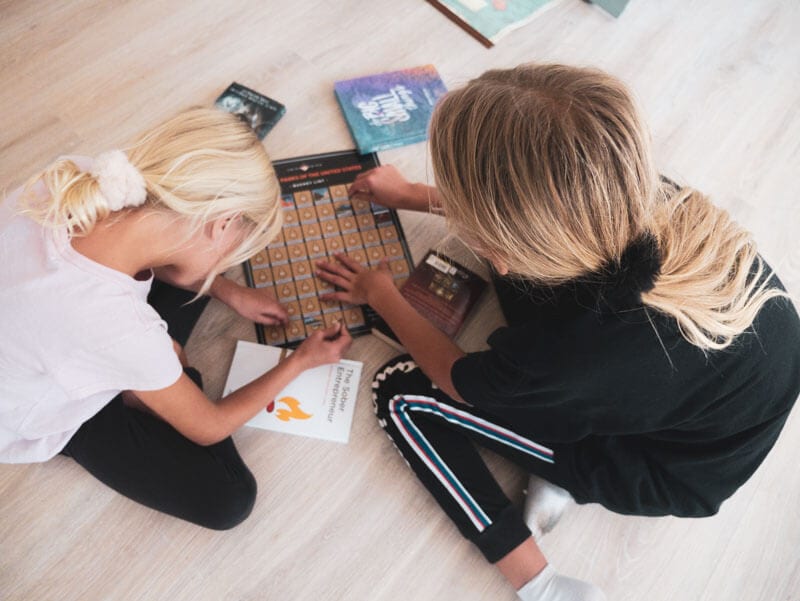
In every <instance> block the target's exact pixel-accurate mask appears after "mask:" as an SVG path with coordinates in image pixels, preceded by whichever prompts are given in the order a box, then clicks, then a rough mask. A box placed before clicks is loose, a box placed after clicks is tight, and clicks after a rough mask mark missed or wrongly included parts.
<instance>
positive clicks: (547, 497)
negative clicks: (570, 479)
mask: <svg viewBox="0 0 800 601" xmlns="http://www.w3.org/2000/svg"><path fill="white" fill-rule="evenodd" d="M571 502H572V495H570V494H569V493H568V492H567V491H566V490H564V489H563V488H561V487H560V486H556V485H555V484H552V483H551V482H548V481H547V480H544V479H542V478H539V477H538V476H531V477H530V479H529V480H528V494H527V495H526V497H525V509H524V512H523V515H524V516H525V522H526V523H527V524H528V528H530V529H531V532H533V537H534V538H535V539H536V540H537V541H538V540H540V539H541V537H542V535H543V534H547V533H548V532H550V531H551V530H552V529H553V527H554V526H555V525H556V524H557V523H558V520H560V519H561V516H562V515H563V513H564V510H565V509H566V508H567V506H569V504H570V503H571Z"/></svg>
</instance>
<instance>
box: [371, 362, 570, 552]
mask: <svg viewBox="0 0 800 601" xmlns="http://www.w3.org/2000/svg"><path fill="white" fill-rule="evenodd" d="M372 386H373V401H374V403H375V412H376V414H377V416H378V420H379V421H380V424H381V427H383V429H384V430H385V431H386V433H387V434H388V435H389V438H391V440H392V441H393V442H394V444H395V446H396V447H397V449H398V450H399V451H400V454H401V455H402V456H403V457H404V458H405V459H406V461H407V462H408V464H409V466H410V467H411V469H412V470H414V473H415V474H416V475H417V478H419V480H420V482H422V484H423V485H424V486H425V487H426V488H427V489H428V491H429V492H430V493H431V494H432V495H433V496H434V498H435V499H436V501H437V502H438V503H439V505H440V506H441V507H442V509H444V511H445V512H446V513H447V515H448V516H449V517H450V519H451V520H453V522H454V523H455V525H456V526H457V527H458V529H459V530H460V531H461V533H462V534H463V535H464V536H465V537H466V538H468V539H469V540H471V541H472V542H473V543H475V545H477V547H478V548H479V549H480V551H481V552H482V553H483V554H484V556H485V557H486V559H487V560H489V561H490V562H492V563H494V562H496V561H498V560H499V559H502V558H503V557H505V556H506V555H507V554H508V553H510V552H511V551H512V550H514V549H515V548H516V547H517V546H518V545H519V544H520V543H522V542H523V541H524V540H525V539H527V538H528V537H529V536H531V531H530V529H529V528H528V526H527V525H526V524H525V521H524V520H523V518H522V515H521V513H520V511H519V510H518V509H517V508H516V507H514V505H513V504H512V503H511V501H510V500H509V499H508V497H507V496H506V495H505V493H504V492H503V490H502V489H501V488H500V486H499V485H498V484H497V481H496V480H495V478H494V476H492V474H491V472H490V471H489V469H488V468H487V467H486V464H485V463H484V461H483V459H482V458H481V456H480V454H479V453H478V450H477V449H476V447H475V444H479V445H480V446H483V447H485V448H487V449H490V450H492V451H495V452H496V453H498V454H500V455H502V456H503V457H506V458H507V459H510V460H511V461H513V462H514V463H516V464H518V465H520V466H521V467H523V468H524V469H526V470H527V471H528V472H530V473H535V474H538V475H540V476H542V477H543V478H545V479H547V480H550V481H551V482H554V483H556V484H558V483H559V481H561V480H562V474H561V473H560V465H556V463H555V462H554V460H553V457H554V451H553V449H552V448H548V447H545V446H543V445H541V444H537V443H536V442H534V441H531V440H529V439H527V438H525V437H524V436H522V435H520V434H517V433H516V432H514V431H513V428H512V427H511V426H509V425H507V424H500V423H498V421H497V419H496V418H493V417H491V416H489V415H488V414H485V413H483V412H481V411H479V410H478V409H475V408H474V407H470V406H468V405H465V404H464V403H458V402H456V401H453V400H452V399H451V398H450V397H448V396H447V395H446V394H444V393H443V392H442V391H441V390H439V389H438V388H434V387H433V386H432V384H431V382H430V380H428V378H427V377H426V376H425V374H423V373H422V370H420V369H419V367H417V366H416V364H415V363H414V362H413V360H412V359H411V357H410V356H409V355H405V356H403V357H398V358H396V359H393V360H392V361H390V362H389V363H387V364H386V365H385V366H384V367H383V368H381V369H380V370H379V371H378V373H377V374H376V376H375V381H374V382H373V385H372ZM559 451H560V449H559Z"/></svg>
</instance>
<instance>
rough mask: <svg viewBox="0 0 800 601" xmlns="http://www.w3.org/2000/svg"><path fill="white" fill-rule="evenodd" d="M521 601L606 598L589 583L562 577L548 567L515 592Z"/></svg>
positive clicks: (585, 600) (569, 600) (602, 600)
mask: <svg viewBox="0 0 800 601" xmlns="http://www.w3.org/2000/svg"><path fill="white" fill-rule="evenodd" d="M517 595H519V598H520V599H522V601H606V596H605V594H604V593H603V591H601V590H600V589H599V588H597V587H596V586H595V585H593V584H592V583H590V582H583V581H582V580H575V579H574V578H569V577H567V576H562V575H561V574H559V573H558V572H556V571H555V570H554V569H553V568H552V567H551V566H550V565H547V566H545V568H544V570H542V571H541V572H539V574H537V575H536V578H534V579H533V580H531V581H530V582H529V583H528V584H526V585H525V586H523V587H522V588H521V589H519V590H518V591H517Z"/></svg>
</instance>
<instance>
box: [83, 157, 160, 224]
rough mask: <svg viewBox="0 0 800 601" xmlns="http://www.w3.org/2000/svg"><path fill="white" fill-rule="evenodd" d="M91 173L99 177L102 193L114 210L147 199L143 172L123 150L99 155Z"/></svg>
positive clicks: (136, 205)
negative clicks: (140, 171)
mask: <svg viewBox="0 0 800 601" xmlns="http://www.w3.org/2000/svg"><path fill="white" fill-rule="evenodd" d="M91 174H92V175H93V176H94V177H95V179H97V183H98V184H99V185H100V193H101V194H102V195H103V197H104V198H105V199H106V202H107V203H108V208H109V209H111V210H112V211H119V210H121V209H124V208H126V207H138V206H141V205H142V204H144V201H145V200H146V199H147V189H146V187H145V181H144V178H143V177H142V174H141V173H139V170H138V169H137V168H136V167H134V166H133V165H132V164H131V162H130V161H129V160H128V157H127V155H126V154H125V153H124V152H122V151H121V150H112V151H110V152H104V153H103V154H101V155H99V156H98V157H97V158H96V159H95V161H94V165H93V166H92V171H91Z"/></svg>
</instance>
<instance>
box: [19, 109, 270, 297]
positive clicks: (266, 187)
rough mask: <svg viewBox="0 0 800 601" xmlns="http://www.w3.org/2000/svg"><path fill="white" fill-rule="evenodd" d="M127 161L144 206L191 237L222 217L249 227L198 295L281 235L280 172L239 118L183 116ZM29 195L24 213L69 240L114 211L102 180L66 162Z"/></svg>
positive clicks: (40, 177)
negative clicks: (184, 226) (42, 193)
mask: <svg viewBox="0 0 800 601" xmlns="http://www.w3.org/2000/svg"><path fill="white" fill-rule="evenodd" d="M127 155H128V160H129V161H130V163H131V164H132V165H134V166H135V167H136V169H137V170H138V171H139V172H140V173H141V175H142V177H143V178H144V181H145V186H146V190H147V200H146V201H145V205H144V206H145V207H148V208H153V209H161V210H165V209H166V210H169V211H172V212H173V213H175V215H176V217H177V218H182V219H187V220H189V223H190V224H191V227H190V235H191V233H193V232H197V231H198V230H199V229H200V228H202V227H203V226H204V225H205V224H206V223H208V222H210V221H214V220H216V219H225V218H228V217H238V218H240V219H242V220H243V221H244V223H245V224H246V226H247V227H246V228H245V231H246V234H245V235H244V236H243V237H242V239H241V241H240V242H239V244H238V245H237V246H236V247H235V248H234V249H233V250H232V251H231V252H230V253H229V254H228V255H227V256H225V257H223V258H222V259H221V260H220V261H219V263H218V264H217V265H216V266H215V267H214V268H213V270H212V272H211V273H209V274H208V276H207V278H206V280H205V281H204V283H203V285H202V287H201V290H200V293H203V292H205V291H207V290H208V288H209V286H210V285H211V282H212V281H213V279H214V277H215V275H216V274H217V273H219V272H221V271H224V270H225V269H227V268H229V267H232V266H234V265H237V264H239V263H241V262H242V261H244V260H245V259H247V258H249V257H250V256H252V255H253V254H255V253H256V252H258V250H260V249H262V248H263V247H264V246H266V245H267V244H268V243H269V242H270V241H271V240H273V239H274V238H275V237H276V236H277V235H278V232H279V231H280V228H281V226H282V215H281V210H280V187H279V185H278V181H277V178H276V176H275V172H274V170H273V168H272V164H271V162H270V160H269V157H268V156H267V153H266V151H265V150H264V147H263V145H262V144H261V143H260V141H259V140H258V138H257V137H256V136H255V134H253V132H252V131H251V130H250V129H249V128H248V127H247V126H246V125H245V124H243V123H242V122H241V121H240V120H239V119H238V118H236V117H235V116H233V115H230V114H228V113H225V112H223V111H220V110H216V109H206V108H192V109H189V110H186V111H183V112H181V113H179V114H178V115H176V116H175V117H172V118H171V119H168V120H166V121H164V122H163V123H161V124H159V125H157V126H156V127H154V128H153V129H151V130H150V131H148V132H147V133H145V134H143V135H142V136H141V137H140V138H139V139H138V140H137V141H136V142H134V143H133V145H132V146H131V147H130V148H128V149H127ZM39 181H41V182H43V183H44V185H45V187H46V188H47V191H48V195H47V198H46V199H45V200H43V199H42V198H41V197H39V196H37V195H35V194H33V193H32V189H33V186H34V185H35V184H36V183H37V182H39ZM26 190H27V193H26V194H25V195H24V197H23V212H24V213H25V214H27V215H29V216H31V217H32V218H33V219H35V220H36V221H37V222H39V223H41V224H42V225H45V226H48V227H53V228H58V229H62V228H63V229H66V231H67V232H68V233H69V235H70V236H82V235H86V234H87V233H89V232H90V231H91V230H92V228H94V226H95V224H96V223H98V222H99V221H101V220H102V219H105V218H106V217H108V216H109V214H110V212H111V211H110V209H109V206H108V202H107V201H106V199H105V198H104V197H103V195H102V194H101V193H100V186H99V184H98V182H97V179H96V178H95V177H94V176H93V175H91V174H90V173H88V172H85V171H82V170H81V169H80V168H79V167H78V165H76V164H75V163H74V162H73V161H71V160H68V159H61V160H58V161H56V162H55V163H53V164H52V165H50V166H49V167H47V168H46V169H45V170H44V171H43V172H41V173H39V174H37V175H36V176H34V177H33V178H31V180H29V182H28V184H27V185H26Z"/></svg>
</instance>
